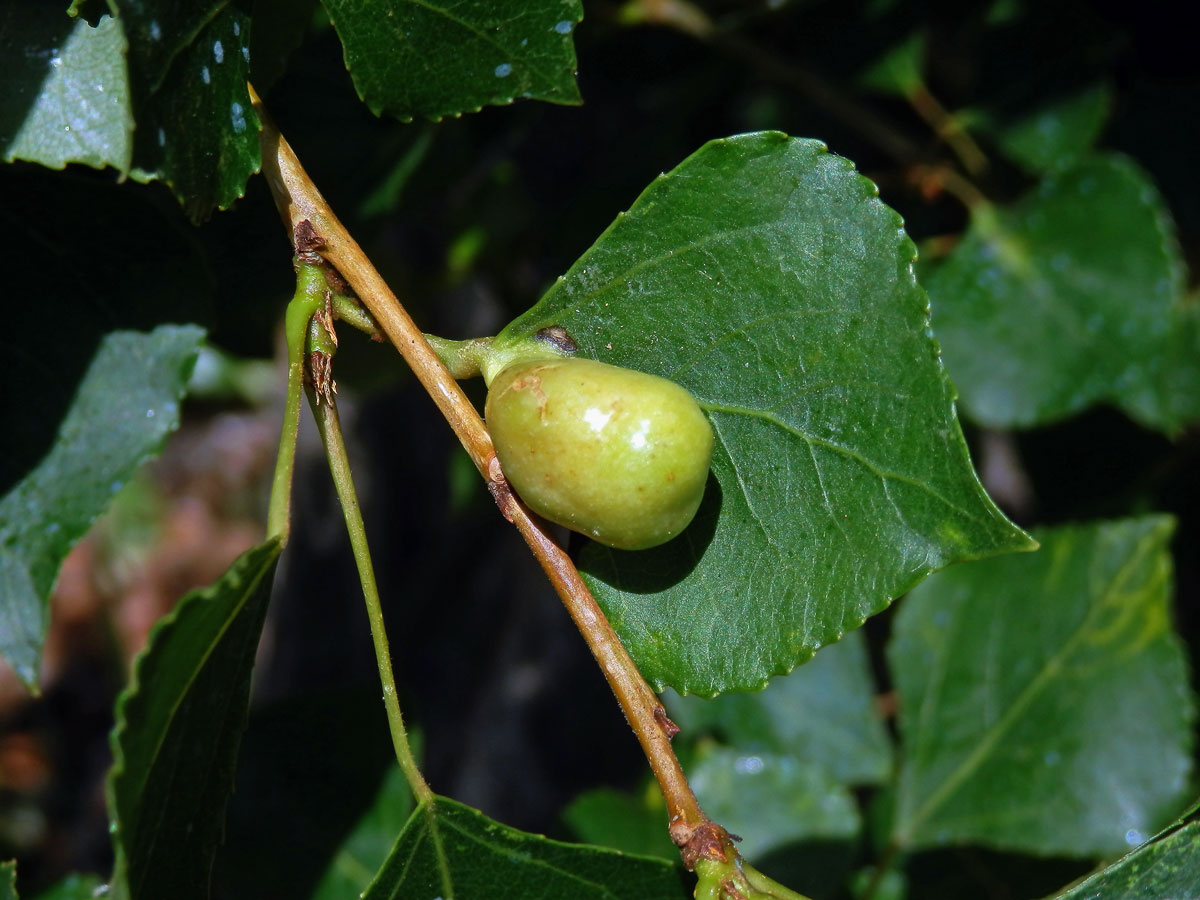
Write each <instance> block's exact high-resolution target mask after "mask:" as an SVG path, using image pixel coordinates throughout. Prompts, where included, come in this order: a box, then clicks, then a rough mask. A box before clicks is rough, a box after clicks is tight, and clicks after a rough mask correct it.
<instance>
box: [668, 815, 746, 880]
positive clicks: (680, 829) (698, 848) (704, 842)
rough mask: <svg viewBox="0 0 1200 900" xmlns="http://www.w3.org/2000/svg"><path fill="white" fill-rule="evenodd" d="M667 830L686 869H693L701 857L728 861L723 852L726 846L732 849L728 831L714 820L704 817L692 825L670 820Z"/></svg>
mask: <svg viewBox="0 0 1200 900" xmlns="http://www.w3.org/2000/svg"><path fill="white" fill-rule="evenodd" d="M667 831H668V833H669V834H670V835H671V840H672V841H674V842H675V845H676V846H677V847H679V856H680V858H681V859H682V860H683V865H684V867H685V868H686V869H687V870H688V871H691V870H693V869H695V868H696V863H697V862H698V861H699V860H701V859H711V860H714V861H715V862H722V863H725V862H729V856H728V855H727V854H726V852H725V851H726V848H728V849H729V850H733V845H732V843H731V842H730V839H729V832H727V831H726V830H725V829H724V828H722V827H721V826H720V825H718V824H717V823H716V822H710V821H708V820H707V819H706V820H705V821H703V822H701V823H700V824H699V825H694V826H693V825H688V824H687V823H686V822H684V821H682V820H680V821H676V822H672V823H671V825H670V826H669V827H668V829H667ZM734 852H735V853H736V851H734Z"/></svg>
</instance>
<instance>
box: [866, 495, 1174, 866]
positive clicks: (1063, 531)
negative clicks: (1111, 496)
mask: <svg viewBox="0 0 1200 900" xmlns="http://www.w3.org/2000/svg"><path fill="white" fill-rule="evenodd" d="M1172 528H1173V526H1172V522H1171V520H1170V519H1168V518H1165V517H1154V516H1151V517H1146V518H1141V519H1130V520H1123V521H1117V522H1111V523H1104V524H1098V525H1088V526H1075V527H1066V528H1060V529H1056V530H1050V531H1045V532H1041V533H1038V534H1037V537H1038V538H1039V540H1041V541H1042V549H1041V551H1040V552H1039V553H1036V554H1033V555H1030V556H1021V557H1009V558H1006V559H996V560H988V561H986V562H980V563H974V564H972V565H966V566H956V567H955V568H953V569H949V570H948V571H946V572H943V573H939V574H938V575H937V576H936V577H934V578H931V579H929V580H928V581H927V582H926V583H925V584H923V585H921V586H920V587H919V588H917V589H916V590H915V591H913V592H912V594H910V595H909V597H908V598H907V599H906V600H905V601H904V603H903V605H902V606H901V609H900V612H899V614H898V615H897V617H896V623H895V636H894V639H893V641H892V644H891V646H890V648H889V662H890V664H891V668H892V671H893V674H894V677H895V681H896V687H897V691H898V693H899V700H900V730H901V734H902V736H903V743H902V747H903V758H902V763H901V769H900V778H899V788H898V794H897V800H896V810H895V820H894V824H893V837H894V839H895V840H896V842H897V843H898V844H899V845H900V846H901V847H904V848H914V847H927V846H931V845H938V844H947V843H965V842H974V843H982V844H988V845H991V846H995V847H1000V848H1004V849H1009V850H1024V851H1028V852H1031V853H1038V854H1058V855H1063V856H1091V855H1097V856H1100V855H1112V854H1114V853H1116V852H1118V851H1123V850H1125V849H1128V847H1130V846H1134V845H1137V844H1140V843H1141V842H1142V841H1144V840H1145V839H1146V838H1147V837H1148V836H1149V835H1151V834H1153V833H1154V831H1155V830H1156V829H1157V828H1159V827H1161V826H1162V825H1163V824H1164V822H1166V821H1167V820H1169V819H1170V818H1171V817H1172V816H1173V815H1175V814H1176V813H1177V812H1178V811H1179V808H1180V807H1181V805H1182V804H1183V802H1184V800H1185V799H1186V798H1185V797H1184V796H1183V794H1182V792H1183V791H1184V790H1185V788H1186V787H1187V782H1188V777H1189V774H1190V771H1191V759H1192V741H1193V738H1192V726H1193V723H1194V719H1195V704H1194V700H1193V697H1192V695H1191V691H1190V688H1189V687H1188V671H1187V664H1186V661H1185V658H1184V652H1183V649H1182V647H1181V646H1180V642H1179V639H1178V638H1177V637H1176V635H1175V633H1174V631H1173V630H1172V628H1171V624H1170V619H1171V612H1170V598H1171V557H1170V555H1169V553H1168V551H1167V543H1168V541H1169V540H1170V536H1171V532H1172Z"/></svg>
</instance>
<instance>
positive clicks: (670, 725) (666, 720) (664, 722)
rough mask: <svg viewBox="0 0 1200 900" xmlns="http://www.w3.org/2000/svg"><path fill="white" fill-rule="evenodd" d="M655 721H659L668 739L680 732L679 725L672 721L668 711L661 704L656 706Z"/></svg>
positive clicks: (659, 725)
mask: <svg viewBox="0 0 1200 900" xmlns="http://www.w3.org/2000/svg"><path fill="white" fill-rule="evenodd" d="M654 721H655V722H657V723H658V727H659V728H661V729H662V732H663V734H665V735H666V736H667V740H668V741H670V740H673V739H674V738H675V735H677V734H679V726H678V725H676V724H675V723H674V722H672V721H671V718H670V716H668V715H667V711H666V710H665V709H663V708H662V707H661V706H656V707H654Z"/></svg>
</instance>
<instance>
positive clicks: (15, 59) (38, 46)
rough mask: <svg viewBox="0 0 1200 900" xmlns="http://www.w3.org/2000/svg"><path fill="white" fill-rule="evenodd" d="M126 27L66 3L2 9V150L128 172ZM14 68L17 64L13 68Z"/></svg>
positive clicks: (7, 157)
mask: <svg viewBox="0 0 1200 900" xmlns="http://www.w3.org/2000/svg"><path fill="white" fill-rule="evenodd" d="M125 51H126V43H125V33H124V31H123V30H122V29H121V26H120V23H119V22H118V21H117V20H116V19H113V18H110V17H108V16H105V17H103V18H101V19H100V21H99V23H98V24H97V25H96V27H94V28H93V27H92V26H90V25H88V23H87V22H85V21H83V20H82V19H79V20H75V21H73V20H71V19H69V18H68V17H67V15H66V13H65V12H64V11H63V10H62V8H61V6H59V5H58V4H52V3H40V2H10V3H6V4H4V5H3V7H0V60H2V61H3V63H2V64H3V66H4V70H5V75H4V79H3V81H4V91H3V92H0V156H2V158H3V159H4V161H5V162H12V161H13V160H14V159H25V160H30V161H31V162H37V163H41V164H42V165H44V166H49V167H50V168H52V169H61V168H62V167H63V166H65V165H66V164H67V163H73V162H77V163H85V164H87V165H89V166H94V167H95V168H98V169H100V168H104V167H105V166H115V167H116V168H118V169H120V170H121V171H122V172H125V171H128V169H129V165H130V158H131V156H132V154H133V112H132V109H131V106H130V96H129V76H128V73H127V70H126V65H125ZM10 67H11V68H10Z"/></svg>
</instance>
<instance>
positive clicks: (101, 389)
mask: <svg viewBox="0 0 1200 900" xmlns="http://www.w3.org/2000/svg"><path fill="white" fill-rule="evenodd" d="M203 334H204V332H203V331H202V330H201V329H199V328H197V327H195V326H191V325H185V326H176V325H164V326H161V327H159V328H157V329H155V330H154V331H153V332H151V333H150V334H142V333H139V332H128V331H118V332H113V333H112V334H110V335H108V337H106V338H105V340H104V342H103V343H102V344H101V346H100V349H99V350H98V351H97V353H96V355H95V357H94V358H93V359H92V363H91V366H90V367H89V369H88V372H87V375H86V376H85V377H84V380H83V382H82V384H81V385H80V387H79V390H78V392H77V394H76V396H75V399H74V401H73V403H72V405H71V408H70V411H69V412H68V413H67V416H66V418H65V419H64V420H63V422H62V425H61V427H60V429H59V433H58V438H57V440H56V441H55V443H54V445H53V447H52V448H51V450H50V452H49V454H47V456H46V457H45V458H44V459H43V460H42V462H41V463H40V464H39V465H38V466H37V467H36V468H35V469H34V470H33V471H32V472H30V473H29V475H27V476H26V477H25V479H24V480H23V481H21V482H20V483H19V484H17V485H16V486H15V487H14V488H13V489H12V490H11V491H9V493H8V494H7V495H6V496H5V497H4V498H3V499H2V500H0V626H2V627H0V635H2V640H0V653H3V655H4V656H5V658H6V659H8V661H9V662H10V663H11V664H12V666H13V668H14V669H15V670H16V672H17V674H18V675H19V676H20V677H21V680H22V681H24V682H25V684H26V685H28V686H30V687H32V686H34V685H35V684H36V682H37V673H38V665H39V661H40V659H41V649H42V641H43V640H44V637H45V629H46V626H47V619H48V598H49V595H50V589H51V587H53V585H54V580H55V578H57V576H58V569H59V566H60V565H61V564H62V561H63V559H65V558H66V555H67V553H68V552H69V551H70V549H71V548H72V547H73V546H74V545H75V543H76V542H77V541H78V540H79V539H80V538H81V537H83V535H84V534H85V533H86V532H87V530H88V528H89V527H91V524H92V522H94V521H95V520H96V518H97V517H98V516H99V515H100V514H101V513H102V512H103V511H104V509H105V507H107V506H108V503H109V501H110V500H111V499H112V497H113V495H114V494H115V493H116V492H117V491H119V490H120V489H121V488H122V487H123V486H124V484H125V483H126V482H127V481H128V480H129V478H130V477H131V476H132V475H133V473H134V472H135V471H136V470H137V468H138V467H139V466H140V465H141V464H142V463H143V462H145V461H146V460H147V459H148V458H149V457H150V456H152V455H154V454H155V453H157V452H158V450H159V449H160V448H161V447H162V444H163V441H164V440H165V439H166V437H167V435H169V434H170V433H171V432H172V431H174V430H175V428H176V427H178V425H179V401H180V400H181V398H182V397H183V392H184V389H185V388H186V385H187V377H188V374H189V372H190V371H191V366H192V362H193V360H194V359H195V357H196V353H197V351H198V349H199V345H200V340H201V338H202V337H203Z"/></svg>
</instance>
